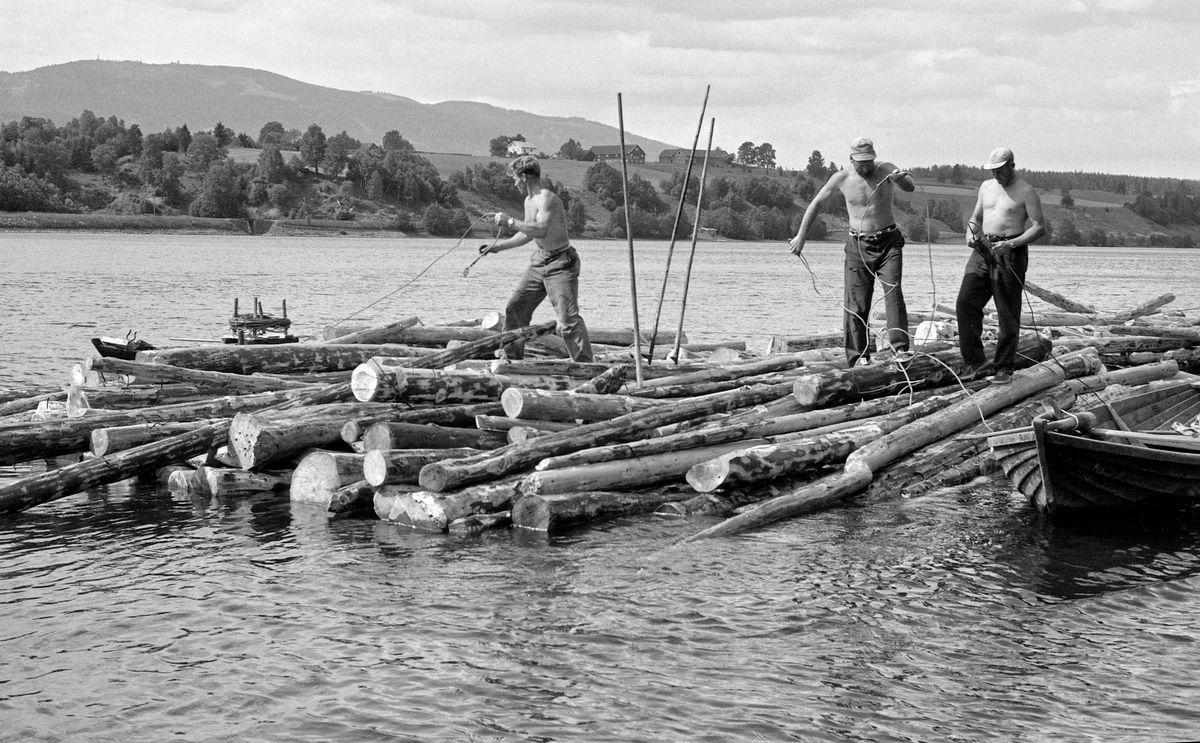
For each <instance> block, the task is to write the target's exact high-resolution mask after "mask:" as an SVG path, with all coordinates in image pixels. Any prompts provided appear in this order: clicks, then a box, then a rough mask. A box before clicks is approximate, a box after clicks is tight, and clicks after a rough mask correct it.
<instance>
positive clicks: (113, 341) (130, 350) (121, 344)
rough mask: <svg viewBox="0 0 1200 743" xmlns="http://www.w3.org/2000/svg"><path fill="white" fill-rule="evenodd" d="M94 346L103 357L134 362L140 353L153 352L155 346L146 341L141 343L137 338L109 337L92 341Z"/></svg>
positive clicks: (101, 337)
mask: <svg viewBox="0 0 1200 743" xmlns="http://www.w3.org/2000/svg"><path fill="white" fill-rule="evenodd" d="M92 346H94V347H95V349H96V351H97V352H99V354H100V355H101V356H108V357H109V358H115V359H124V360H126V361H133V360H134V359H135V358H136V357H137V353H138V351H153V350H154V346H152V345H150V344H149V343H147V342H146V341H140V340H138V339H137V337H136V336H133V337H129V338H124V339H121V338H110V337H108V336H104V335H102V336H100V337H99V338H93V339H92Z"/></svg>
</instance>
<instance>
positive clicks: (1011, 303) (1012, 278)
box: [955, 247, 1029, 373]
mask: <svg viewBox="0 0 1200 743" xmlns="http://www.w3.org/2000/svg"><path fill="white" fill-rule="evenodd" d="M1028 268H1029V248H1028V247H1021V248H1014V249H1013V252H1012V262H1011V264H1010V265H1004V264H1002V263H1000V262H998V261H995V260H992V261H990V262H988V261H985V260H984V258H983V256H982V255H980V254H979V252H978V251H971V257H970V258H968V259H967V267H966V269H965V270H964V271H963V279H962V286H960V287H959V289H958V302H957V304H956V306H955V314H956V315H957V316H958V350H959V351H960V352H961V353H962V358H963V362H964V363H966V364H969V365H971V366H979V365H981V364H983V363H984V362H985V361H987V359H986V358H985V357H984V355H983V308H984V307H985V306H986V305H987V303H988V300H989V299H991V300H995V302H996V317H997V319H998V320H999V321H1000V338H999V341H998V343H997V345H996V358H995V360H994V364H995V368H996V371H1007V372H1010V373H1011V372H1012V371H1013V369H1015V368H1016V364H1017V340H1018V336H1019V335H1020V332H1021V292H1022V290H1023V289H1024V288H1025V271H1026V270H1027V269H1028Z"/></svg>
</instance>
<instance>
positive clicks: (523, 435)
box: [505, 426, 551, 444]
mask: <svg viewBox="0 0 1200 743" xmlns="http://www.w3.org/2000/svg"><path fill="white" fill-rule="evenodd" d="M548 433H551V432H550V431H546V430H544V429H540V428H533V427H531V426H513V427H512V428H510V429H508V433H507V434H505V441H506V442H507V443H509V444H523V443H525V442H526V441H529V440H530V439H536V438H537V437H538V436H545V435H546V434H548Z"/></svg>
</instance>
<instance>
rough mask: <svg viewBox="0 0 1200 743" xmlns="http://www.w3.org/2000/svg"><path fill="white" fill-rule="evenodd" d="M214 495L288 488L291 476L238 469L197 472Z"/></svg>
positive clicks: (206, 468)
mask: <svg viewBox="0 0 1200 743" xmlns="http://www.w3.org/2000/svg"><path fill="white" fill-rule="evenodd" d="M197 474H198V475H199V476H201V477H203V478H204V483H205V485H206V489H207V492H209V493H211V494H212V495H217V496H221V495H225V496H228V495H243V494H245V493H261V492H265V491H268V490H276V489H278V488H284V487H287V485H288V483H289V481H290V479H291V478H290V475H287V474H282V473H273V472H247V471H245V470H236V469H220V468H217V467H204V468H203V469H202V470H197Z"/></svg>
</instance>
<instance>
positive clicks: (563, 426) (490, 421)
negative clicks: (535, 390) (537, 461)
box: [475, 407, 579, 433]
mask: <svg viewBox="0 0 1200 743" xmlns="http://www.w3.org/2000/svg"><path fill="white" fill-rule="evenodd" d="M499 412H501V413H503V412H504V409H503V407H501V408H500V411H499ZM475 426H476V428H478V429H479V430H481V431H496V432H502V433H503V432H505V431H510V430H512V429H514V428H518V427H520V428H536V429H539V430H542V431H571V430H574V429H576V428H579V424H578V423H566V422H563V421H535V420H520V419H517V418H509V417H508V416H506V415H477V416H475Z"/></svg>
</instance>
